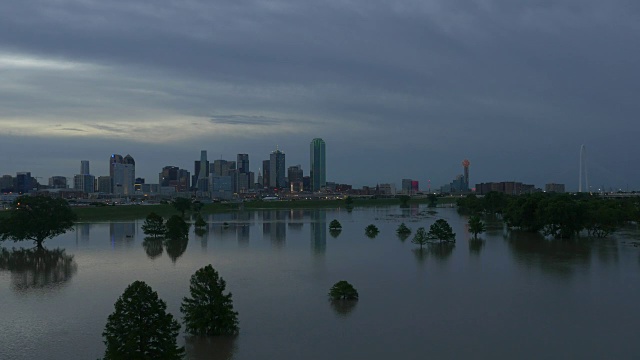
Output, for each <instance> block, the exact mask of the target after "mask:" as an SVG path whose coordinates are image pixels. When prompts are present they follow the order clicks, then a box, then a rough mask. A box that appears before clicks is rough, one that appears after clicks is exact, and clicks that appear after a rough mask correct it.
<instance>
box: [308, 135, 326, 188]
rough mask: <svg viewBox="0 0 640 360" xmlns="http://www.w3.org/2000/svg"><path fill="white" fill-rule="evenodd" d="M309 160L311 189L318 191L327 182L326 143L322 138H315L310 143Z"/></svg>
mask: <svg viewBox="0 0 640 360" xmlns="http://www.w3.org/2000/svg"><path fill="white" fill-rule="evenodd" d="M310 154H311V159H310V160H311V161H310V166H309V178H310V180H311V191H314V192H315V191H320V190H321V189H322V188H323V187H325V186H326V184H327V162H326V145H325V143H324V140H322V139H320V138H316V139H313V140H311V144H310Z"/></svg>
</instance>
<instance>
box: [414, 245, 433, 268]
mask: <svg viewBox="0 0 640 360" xmlns="http://www.w3.org/2000/svg"><path fill="white" fill-rule="evenodd" d="M411 251H412V252H413V255H414V256H415V257H416V260H418V264H420V265H423V264H424V262H425V261H426V260H427V258H428V257H429V249H425V248H417V249H412V250H411Z"/></svg>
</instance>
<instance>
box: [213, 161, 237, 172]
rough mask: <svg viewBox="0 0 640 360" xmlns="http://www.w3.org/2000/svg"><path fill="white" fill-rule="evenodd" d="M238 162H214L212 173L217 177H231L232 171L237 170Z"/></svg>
mask: <svg viewBox="0 0 640 360" xmlns="http://www.w3.org/2000/svg"><path fill="white" fill-rule="evenodd" d="M235 168H236V162H235V161H227V160H222V159H220V160H214V161H213V169H212V170H211V172H212V173H213V174H214V175H216V176H229V172H230V171H231V170H235Z"/></svg>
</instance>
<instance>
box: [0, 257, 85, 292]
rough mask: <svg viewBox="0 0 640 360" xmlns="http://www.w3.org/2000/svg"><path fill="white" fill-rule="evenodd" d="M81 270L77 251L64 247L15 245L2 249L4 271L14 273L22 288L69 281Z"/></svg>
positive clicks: (0, 260)
mask: <svg viewBox="0 0 640 360" xmlns="http://www.w3.org/2000/svg"><path fill="white" fill-rule="evenodd" d="M77 270H78V265H77V264H76V262H75V261H74V260H73V255H67V254H65V250H64V249H54V250H48V249H44V248H40V249H37V248H34V249H15V248H14V249H11V250H7V249H5V248H2V249H1V251H0V271H9V272H10V273H11V282H12V284H13V286H14V288H15V289H16V290H18V291H27V290H30V289H40V288H45V287H49V288H55V287H59V286H61V285H63V284H64V283H65V282H67V281H69V280H70V279H71V278H72V277H73V275H75V273H76V272H77Z"/></svg>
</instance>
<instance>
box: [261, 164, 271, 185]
mask: <svg viewBox="0 0 640 360" xmlns="http://www.w3.org/2000/svg"><path fill="white" fill-rule="evenodd" d="M270 185H271V160H262V186H263V188H265V189H268V188H270V187H271V186H270Z"/></svg>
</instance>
